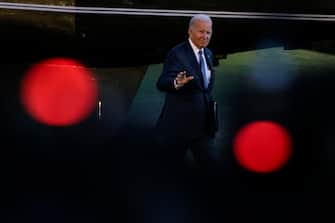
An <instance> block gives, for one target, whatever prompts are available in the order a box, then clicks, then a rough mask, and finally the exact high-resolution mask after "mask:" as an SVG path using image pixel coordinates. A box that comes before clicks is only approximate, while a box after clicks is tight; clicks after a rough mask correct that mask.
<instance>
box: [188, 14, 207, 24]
mask: <svg viewBox="0 0 335 223" xmlns="http://www.w3.org/2000/svg"><path fill="white" fill-rule="evenodd" d="M196 21H204V22H212V19H211V18H210V17H209V16H208V15H205V14H197V15H195V16H193V17H192V18H191V20H190V23H189V26H188V27H192V26H193V25H194V23H195V22H196Z"/></svg>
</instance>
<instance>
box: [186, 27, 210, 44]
mask: <svg viewBox="0 0 335 223" xmlns="http://www.w3.org/2000/svg"><path fill="white" fill-rule="evenodd" d="M188 35H189V37H190V39H191V40H192V42H193V43H194V45H196V46H197V47H198V48H199V49H201V48H204V47H206V46H207V45H208V44H209V41H210V39H211V36H212V22H211V21H201V20H196V21H195V22H194V23H193V25H192V26H191V27H189V29H188Z"/></svg>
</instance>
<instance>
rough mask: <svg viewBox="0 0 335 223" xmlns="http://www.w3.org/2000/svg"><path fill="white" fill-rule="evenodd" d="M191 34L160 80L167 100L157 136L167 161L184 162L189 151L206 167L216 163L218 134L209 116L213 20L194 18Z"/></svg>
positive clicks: (167, 62)
mask: <svg viewBox="0 0 335 223" xmlns="http://www.w3.org/2000/svg"><path fill="white" fill-rule="evenodd" d="M188 35H189V38H188V39H187V40H186V41H185V42H182V43H180V44H179V45H177V46H175V47H174V48H173V49H172V50H171V51H170V52H169V53H168V55H167V58H166V60H165V63H164V66H163V71H162V73H161V75H160V77H159V79H158V81H157V88H158V89H159V90H160V91H163V92H165V93H166V98H165V103H164V106H163V109H162V112H161V114H160V117H159V119H158V122H157V128H156V131H157V132H156V133H157V134H158V140H159V143H160V146H161V147H162V148H165V150H164V151H165V153H164V156H166V157H165V158H166V159H168V160H170V161H171V162H172V161H182V162H184V158H185V154H186V152H187V150H188V149H190V150H191V152H192V155H193V158H194V160H195V161H196V163H197V164H198V165H199V166H200V167H205V168H207V167H210V166H212V165H213V164H214V162H215V148H214V135H215V133H213V132H212V131H210V129H211V128H210V127H211V122H210V116H209V115H210V112H209V102H210V100H211V98H212V96H211V91H212V89H213V85H214V76H215V71H214V68H213V54H212V52H211V51H210V50H209V49H208V48H206V47H207V45H208V44H209V42H210V39H211V35H212V20H211V18H210V17H209V16H207V15H202V14H199V15H195V16H193V17H192V18H191V20H190V22H189V28H188ZM171 159H173V160H171Z"/></svg>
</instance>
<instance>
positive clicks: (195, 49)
mask: <svg viewBox="0 0 335 223" xmlns="http://www.w3.org/2000/svg"><path fill="white" fill-rule="evenodd" d="M188 41H189V42H190V45H191V47H192V49H193V52H194V54H195V55H197V57H198V55H199V50H202V49H199V48H198V47H197V46H196V45H194V43H193V42H192V40H191V39H190V38H188Z"/></svg>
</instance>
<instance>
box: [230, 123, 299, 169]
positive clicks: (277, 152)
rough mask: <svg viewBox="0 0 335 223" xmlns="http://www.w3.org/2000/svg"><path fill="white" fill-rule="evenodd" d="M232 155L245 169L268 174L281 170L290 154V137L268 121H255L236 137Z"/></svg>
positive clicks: (283, 130)
mask: <svg viewBox="0 0 335 223" xmlns="http://www.w3.org/2000/svg"><path fill="white" fill-rule="evenodd" d="M233 148H234V155H235V157H236V159H237V161H238V163H239V164H240V165H241V166H242V167H244V168H245V169H247V170H249V171H251V172H256V173H270V172H274V171H277V170H279V169H280V168H282V167H283V166H284V165H285V164H286V163H287V161H288V160H289V158H290V156H291V154H292V142H291V137H290V135H289V134H288V132H287V131H286V129H285V128H283V127H282V126H280V125H279V124H276V123H274V122H270V121H256V122H252V123H250V124H248V125H246V126H244V127H243V128H242V129H241V130H240V131H239V132H238V133H237V135H236V137H235V139H234V142H233Z"/></svg>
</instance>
